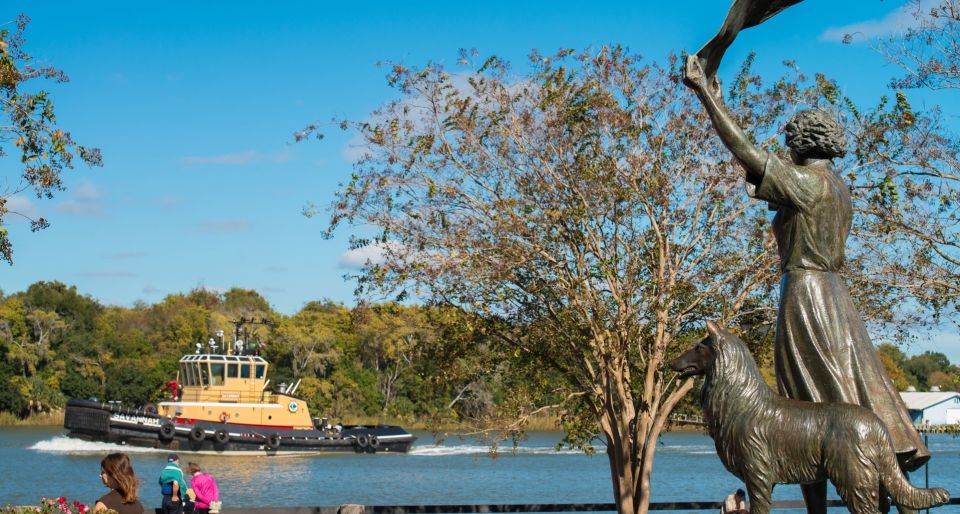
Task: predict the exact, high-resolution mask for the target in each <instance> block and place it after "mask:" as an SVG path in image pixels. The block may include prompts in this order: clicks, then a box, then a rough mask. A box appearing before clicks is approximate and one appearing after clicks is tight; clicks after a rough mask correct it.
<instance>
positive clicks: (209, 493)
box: [187, 462, 220, 514]
mask: <svg viewBox="0 0 960 514" xmlns="http://www.w3.org/2000/svg"><path fill="white" fill-rule="evenodd" d="M187 470H188V471H189V472H190V476H191V478H190V488H191V489H193V494H194V495H196V500H195V503H196V512H198V513H200V514H209V513H210V504H211V503H213V502H217V503H218V504H219V502H220V490H219V489H218V488H217V481H216V480H214V479H213V477H212V476H210V475H209V474H207V473H204V472H203V471H201V470H200V466H198V465H197V463H196V462H189V463H187ZM217 507H219V505H217ZM217 512H219V509H218V510H217Z"/></svg>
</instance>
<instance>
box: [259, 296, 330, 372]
mask: <svg viewBox="0 0 960 514" xmlns="http://www.w3.org/2000/svg"><path fill="white" fill-rule="evenodd" d="M348 318H349V311H347V309H345V308H344V307H342V306H339V305H335V304H332V303H320V302H310V303H308V304H306V305H305V306H304V307H303V308H302V309H300V311H299V312H298V313H297V314H296V315H294V316H292V317H290V318H286V319H284V320H283V321H281V322H280V324H279V326H278V327H277V329H276V330H275V332H274V336H275V337H274V339H273V344H272V345H271V346H272V347H273V348H274V351H277V350H279V351H282V352H284V353H287V354H288V355H289V357H288V360H289V362H290V365H291V371H292V373H293V377H294V378H295V379H299V378H303V377H309V376H319V377H323V376H325V375H327V373H328V371H329V368H330V366H331V364H332V363H334V362H335V361H337V360H338V359H339V358H340V355H341V348H340V347H338V346H337V345H336V343H337V341H338V339H339V338H341V337H342V335H343V334H342V331H341V328H340V327H341V326H342V325H341V324H342V323H344V322H346V320H347V319H348Z"/></svg>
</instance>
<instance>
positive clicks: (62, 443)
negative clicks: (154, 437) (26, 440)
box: [27, 436, 167, 454]
mask: <svg viewBox="0 0 960 514" xmlns="http://www.w3.org/2000/svg"><path fill="white" fill-rule="evenodd" d="M27 449H28V450H35V451H38V452H47V453H97V454H100V453H112V452H125V453H166V452H167V450H162V449H157V448H142V447H139V446H127V445H125V444H114V443H101V442H96V441H84V440H82V439H72V438H69V437H67V436H58V437H54V438H53V439H47V440H45V441H37V442H36V443H35V444H34V445H33V446H30V447H29V448H27Z"/></svg>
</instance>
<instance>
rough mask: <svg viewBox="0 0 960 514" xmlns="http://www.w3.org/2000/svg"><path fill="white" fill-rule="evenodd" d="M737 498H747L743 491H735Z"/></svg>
mask: <svg viewBox="0 0 960 514" xmlns="http://www.w3.org/2000/svg"><path fill="white" fill-rule="evenodd" d="M737 496H739V497H741V498H746V497H747V493H746V492H744V490H743V489H737Z"/></svg>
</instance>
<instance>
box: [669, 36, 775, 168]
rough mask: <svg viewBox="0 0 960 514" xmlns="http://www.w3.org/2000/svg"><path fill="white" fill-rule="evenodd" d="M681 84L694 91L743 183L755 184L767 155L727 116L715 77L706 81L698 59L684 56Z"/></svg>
mask: <svg viewBox="0 0 960 514" xmlns="http://www.w3.org/2000/svg"><path fill="white" fill-rule="evenodd" d="M683 82H684V84H686V85H687V86H688V87H690V88H691V89H693V90H694V92H696V94H697V97H698V98H699V99H700V102H701V103H702V104H703V108H704V109H706V111H707V114H709V115H710V120H711V121H712V122H713V127H714V129H716V131H717V135H719V136H720V140H721V141H723V144H724V145H726V147H727V148H728V149H730V151H731V152H733V155H734V157H736V158H737V160H738V161H740V164H742V165H743V167H744V169H746V170H747V180H748V181H749V182H751V183H753V184H759V183H760V180H761V179H762V178H763V169H764V165H765V164H766V161H767V153H766V152H764V151H763V150H760V149H759V148H757V147H756V146H754V145H753V143H751V142H750V139H749V138H748V137H747V135H746V134H745V133H744V132H743V129H742V128H740V126H739V125H737V123H736V122H735V121H734V120H733V117H732V116H730V112H729V111H727V107H726V105H725V104H724V103H723V95H722V93H721V92H720V89H719V85H718V84H717V82H716V76H715V75H714V76H713V77H710V78H709V79H708V78H707V76H706V75H705V74H704V72H703V69H702V68H701V66H700V59H698V58H697V56H695V55H691V56H688V57H687V62H686V63H685V66H684V70H683Z"/></svg>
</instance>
